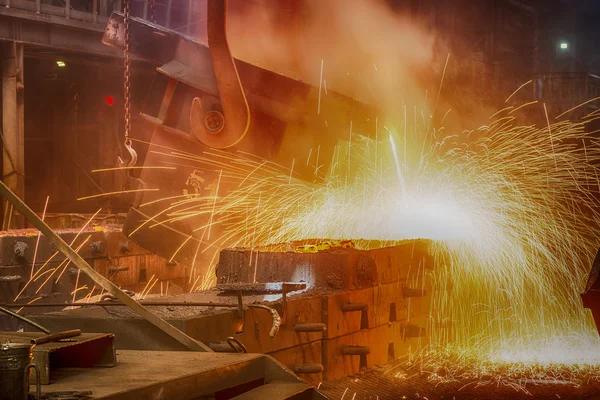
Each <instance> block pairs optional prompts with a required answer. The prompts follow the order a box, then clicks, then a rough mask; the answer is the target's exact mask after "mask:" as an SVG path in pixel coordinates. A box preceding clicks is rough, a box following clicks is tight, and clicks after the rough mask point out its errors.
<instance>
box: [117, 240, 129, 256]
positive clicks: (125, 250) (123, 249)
mask: <svg viewBox="0 0 600 400" xmlns="http://www.w3.org/2000/svg"><path fill="white" fill-rule="evenodd" d="M119 249H120V250H121V253H128V252H130V251H131V248H129V240H126V241H123V242H119Z"/></svg>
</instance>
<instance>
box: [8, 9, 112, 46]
mask: <svg viewBox="0 0 600 400" xmlns="http://www.w3.org/2000/svg"><path fill="white" fill-rule="evenodd" d="M103 33H104V26H102V25H100V24H94V23H91V22H83V21H77V20H73V19H66V18H64V17H59V16H54V15H41V14H37V13H35V12H32V11H25V10H18V9H15V8H6V7H0V40H6V41H16V42H20V43H24V44H25V45H33V46H41V47H48V48H52V49H59V50H66V51H71V52H77V53H80V54H92V55H99V56H105V57H112V58H122V57H123V53H122V52H121V51H118V50H116V49H113V48H111V47H109V46H106V45H104V44H102V35H103Z"/></svg>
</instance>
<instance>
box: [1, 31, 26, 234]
mask: <svg viewBox="0 0 600 400" xmlns="http://www.w3.org/2000/svg"><path fill="white" fill-rule="evenodd" d="M23 89H24V82H23V44H22V43H16V42H6V43H3V44H2V143H3V147H2V167H3V175H2V181H3V182H4V183H5V184H6V185H7V186H8V187H9V188H10V190H11V191H12V192H13V193H15V194H16V195H17V196H18V197H19V198H21V199H23V197H24V195H25V181H24V179H25V137H24V135H25V131H24V113H23V106H24V93H23ZM3 210H4V221H3V223H2V228H3V229H10V228H23V227H24V220H23V218H17V217H15V216H14V215H13V213H12V207H8V204H7V203H5V204H4V207H3Z"/></svg>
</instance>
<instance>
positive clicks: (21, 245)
mask: <svg viewBox="0 0 600 400" xmlns="http://www.w3.org/2000/svg"><path fill="white" fill-rule="evenodd" d="M28 248H29V246H28V245H27V243H25V242H16V243H15V247H14V249H13V251H14V254H15V257H17V258H25V252H26V251H27V249H28Z"/></svg>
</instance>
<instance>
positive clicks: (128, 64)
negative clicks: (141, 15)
mask: <svg viewBox="0 0 600 400" xmlns="http://www.w3.org/2000/svg"><path fill="white" fill-rule="evenodd" d="M130 12H131V9H130V0H125V5H124V9H123V14H124V17H125V49H124V50H123V59H124V61H123V66H124V68H125V74H124V78H125V81H124V85H123V94H124V96H123V97H124V100H125V147H131V139H130V138H129V133H130V132H131V92H130V89H131V82H130V79H131V60H130V59H129V42H130V39H131V38H130V31H129V16H130Z"/></svg>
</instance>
